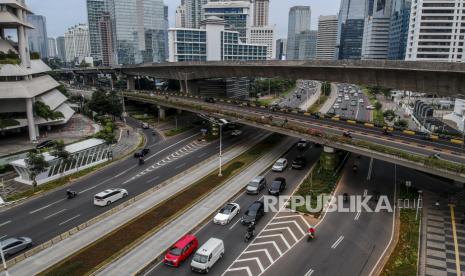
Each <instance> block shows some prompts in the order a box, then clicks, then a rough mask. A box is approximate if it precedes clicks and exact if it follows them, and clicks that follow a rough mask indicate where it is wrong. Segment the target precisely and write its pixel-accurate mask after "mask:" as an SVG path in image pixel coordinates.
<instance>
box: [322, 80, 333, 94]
mask: <svg viewBox="0 0 465 276" xmlns="http://www.w3.org/2000/svg"><path fill="white" fill-rule="evenodd" d="M321 92H322V93H323V95H325V96H329V95H330V94H331V83H330V82H328V81H325V82H323V83H322V84H321Z"/></svg>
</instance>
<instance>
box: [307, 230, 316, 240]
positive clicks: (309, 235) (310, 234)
mask: <svg viewBox="0 0 465 276" xmlns="http://www.w3.org/2000/svg"><path fill="white" fill-rule="evenodd" d="M307 233H308V238H309V239H314V238H315V228H313V227H310V228H309V229H308V231H307Z"/></svg>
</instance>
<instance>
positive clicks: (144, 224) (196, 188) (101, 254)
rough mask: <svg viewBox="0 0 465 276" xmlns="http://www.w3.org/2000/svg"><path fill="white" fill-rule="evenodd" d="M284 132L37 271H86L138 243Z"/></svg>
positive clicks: (208, 191)
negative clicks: (61, 259) (46, 267)
mask: <svg viewBox="0 0 465 276" xmlns="http://www.w3.org/2000/svg"><path fill="white" fill-rule="evenodd" d="M282 138H283V136H282V135H279V134H273V135H271V136H269V137H267V138H266V139H264V140H262V141H261V142H259V143H258V144H257V145H255V146H254V147H253V148H252V149H249V150H248V151H246V152H245V153H243V154H241V155H240V156H238V157H236V158H234V159H233V160H232V161H230V162H228V163H227V164H226V165H224V170H223V176H221V177H220V176H218V172H217V171H216V170H215V171H214V172H211V173H210V174H209V175H207V176H205V177H204V178H202V179H200V180H199V181H197V182H195V183H192V185H191V186H189V187H188V188H186V189H184V190H182V191H180V192H178V193H177V194H175V195H174V196H172V197H171V198H169V199H167V200H165V201H163V202H161V203H160V204H158V205H156V206H155V207H153V208H152V209H150V210H148V211H147V212H145V213H144V214H142V215H140V216H138V217H136V218H134V219H133V220H131V221H130V222H128V223H127V224H125V225H123V226H121V227H120V228H118V229H116V230H114V231H113V232H111V233H109V234H108V235H106V236H104V237H101V238H100V239H99V240H97V241H95V242H94V243H92V244H91V245H89V246H87V247H85V248H83V249H82V250H80V251H79V252H77V253H75V254H74V255H72V256H70V257H68V258H66V259H64V260H63V261H62V262H60V263H58V264H56V265H55V266H53V267H51V268H50V269H48V270H46V271H44V272H41V273H40V274H39V275H87V274H91V273H92V272H94V271H96V270H97V269H98V268H99V267H101V266H102V265H104V264H106V263H108V262H109V261H111V260H112V259H115V258H117V257H118V256H120V255H122V254H123V253H124V252H126V251H127V250H128V249H130V248H133V247H135V246H137V245H138V244H139V243H140V242H142V241H143V240H144V239H145V238H146V237H148V236H149V235H151V234H153V233H155V232H156V231H158V230H160V229H161V227H163V226H164V225H165V224H166V223H168V222H169V221H170V220H172V219H174V218H175V217H177V216H178V215H180V214H181V213H182V212H184V211H185V210H187V209H189V208H191V207H192V206H193V205H194V204H195V203H197V202H198V201H200V200H201V199H203V198H204V197H205V196H207V195H208V194H209V193H211V192H212V191H214V190H215V189H218V188H220V187H221V186H222V185H223V184H224V183H226V182H227V181H228V180H229V179H230V178H232V177H233V176H235V175H237V174H238V173H240V172H241V171H242V170H244V169H245V168H247V167H248V166H249V165H250V164H252V163H253V162H255V161H256V160H258V159H259V158H260V157H261V156H262V155H264V154H265V153H267V152H269V151H270V150H271V149H272V148H273V147H274V146H276V145H277V144H278V143H279V142H280V141H281V140H282Z"/></svg>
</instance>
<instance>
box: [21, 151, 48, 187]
mask: <svg viewBox="0 0 465 276" xmlns="http://www.w3.org/2000/svg"><path fill="white" fill-rule="evenodd" d="M25 162H26V167H27V168H28V170H29V172H30V177H31V180H32V190H33V191H34V190H35V188H36V187H37V180H36V178H37V176H38V175H39V174H40V173H41V172H43V171H44V170H45V169H46V168H47V167H48V162H47V161H45V158H44V156H43V155H42V154H41V153H40V152H39V151H37V150H32V151H30V152H29V153H28V154H27V157H26V160H25Z"/></svg>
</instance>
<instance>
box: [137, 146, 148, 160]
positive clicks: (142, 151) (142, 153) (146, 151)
mask: <svg viewBox="0 0 465 276" xmlns="http://www.w3.org/2000/svg"><path fill="white" fill-rule="evenodd" d="M149 152H150V149H147V148H145V149H141V150H140V151H138V152H136V153H134V158H139V157H144V156H146V155H147V154H148V153H149Z"/></svg>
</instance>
